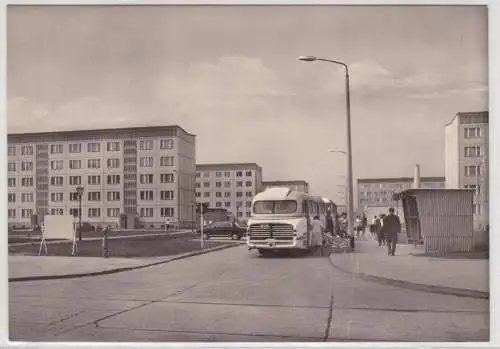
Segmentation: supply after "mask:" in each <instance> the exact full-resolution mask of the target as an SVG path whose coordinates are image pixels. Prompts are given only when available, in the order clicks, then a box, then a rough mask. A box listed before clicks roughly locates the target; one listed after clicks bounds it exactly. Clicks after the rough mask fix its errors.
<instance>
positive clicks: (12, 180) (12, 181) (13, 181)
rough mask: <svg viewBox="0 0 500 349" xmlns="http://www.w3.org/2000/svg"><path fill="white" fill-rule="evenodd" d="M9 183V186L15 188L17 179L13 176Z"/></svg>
mask: <svg viewBox="0 0 500 349" xmlns="http://www.w3.org/2000/svg"><path fill="white" fill-rule="evenodd" d="M8 183H9V188H14V187H15V186H16V179H15V178H12V177H11V178H9V179H8Z"/></svg>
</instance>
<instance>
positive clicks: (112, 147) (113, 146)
mask: <svg viewBox="0 0 500 349" xmlns="http://www.w3.org/2000/svg"><path fill="white" fill-rule="evenodd" d="M106 150H107V151H120V142H108V143H107V144H106ZM108 216H109V215H108ZM110 217H114V216H110Z"/></svg>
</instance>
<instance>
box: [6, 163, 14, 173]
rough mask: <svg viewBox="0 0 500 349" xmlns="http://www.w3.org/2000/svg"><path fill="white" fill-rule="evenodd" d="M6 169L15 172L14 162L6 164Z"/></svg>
mask: <svg viewBox="0 0 500 349" xmlns="http://www.w3.org/2000/svg"><path fill="white" fill-rule="evenodd" d="M7 168H8V170H9V172H16V163H15V162H9V163H8V164H7Z"/></svg>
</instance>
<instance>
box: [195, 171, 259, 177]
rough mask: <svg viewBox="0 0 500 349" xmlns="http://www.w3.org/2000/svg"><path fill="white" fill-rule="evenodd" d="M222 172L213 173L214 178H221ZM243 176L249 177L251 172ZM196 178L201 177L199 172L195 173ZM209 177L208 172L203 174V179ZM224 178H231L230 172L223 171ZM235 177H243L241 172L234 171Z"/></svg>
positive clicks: (246, 172)
mask: <svg viewBox="0 0 500 349" xmlns="http://www.w3.org/2000/svg"><path fill="white" fill-rule="evenodd" d="M222 173H223V172H222V171H216V172H215V177H222ZM245 176H247V177H251V176H252V171H245ZM196 177H201V172H197V173H196ZM208 177H210V172H207V171H205V172H203V178H208ZM224 177H231V172H230V171H224ZM236 177H243V171H236Z"/></svg>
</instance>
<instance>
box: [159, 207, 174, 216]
mask: <svg viewBox="0 0 500 349" xmlns="http://www.w3.org/2000/svg"><path fill="white" fill-rule="evenodd" d="M160 215H161V216H162V217H173V216H174V208H173V207H162V208H161V209H160Z"/></svg>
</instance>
